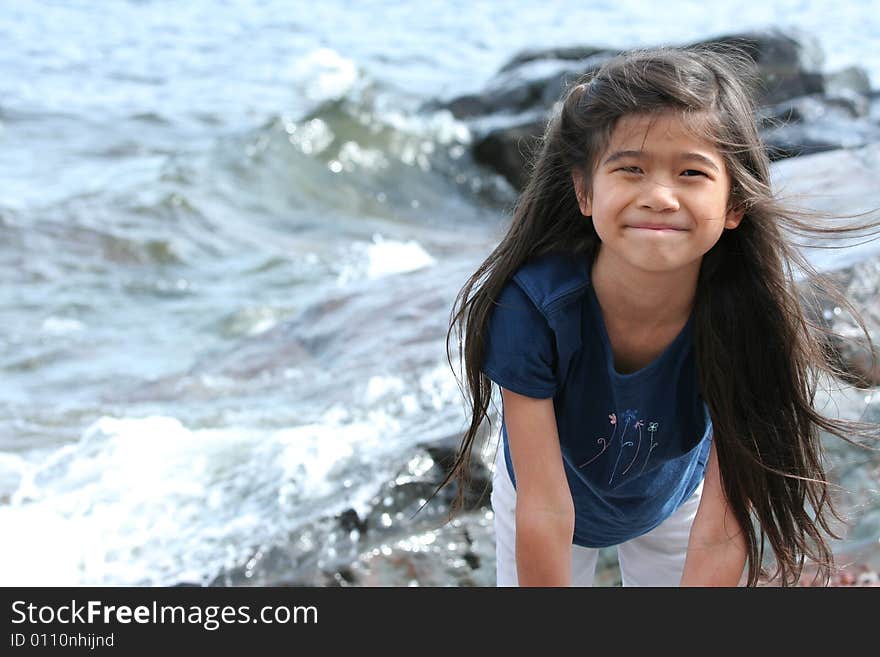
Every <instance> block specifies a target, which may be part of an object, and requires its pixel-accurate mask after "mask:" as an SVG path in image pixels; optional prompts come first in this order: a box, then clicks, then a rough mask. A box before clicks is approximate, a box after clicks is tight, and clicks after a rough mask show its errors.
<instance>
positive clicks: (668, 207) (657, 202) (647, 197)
mask: <svg viewBox="0 0 880 657" xmlns="http://www.w3.org/2000/svg"><path fill="white" fill-rule="evenodd" d="M639 207H641V208H644V209H646V210H653V211H654V212H675V211H677V210H678V208H679V203H678V195H677V194H676V193H675V189H674V188H673V187H672V185H668V184H665V183H663V182H646V184H645V186H644V188H643V189H642V192H641V195H640V197H639Z"/></svg>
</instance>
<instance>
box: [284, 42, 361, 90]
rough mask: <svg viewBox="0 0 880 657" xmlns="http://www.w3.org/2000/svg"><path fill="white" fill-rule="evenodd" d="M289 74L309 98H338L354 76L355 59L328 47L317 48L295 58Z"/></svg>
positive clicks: (355, 71)
mask: <svg viewBox="0 0 880 657" xmlns="http://www.w3.org/2000/svg"><path fill="white" fill-rule="evenodd" d="M291 74H292V77H293V79H294V81H295V83H298V84H299V86H300V88H301V90H302V93H303V94H304V96H305V97H306V98H307V99H309V100H310V101H313V102H324V101H327V100H335V99H337V98H342V97H343V96H344V95H346V94H347V93H348V92H349V91H351V89H352V88H353V87H354V85H355V83H356V82H357V80H358V73H357V67H356V66H355V63H354V62H353V61H352V60H350V59H348V58H346V57H343V56H342V55H340V54H339V53H338V52H336V51H335V50H332V49H330V48H318V49H317V50H313V51H311V52H309V53H308V54H306V55H305V56H303V57H301V58H300V59H298V60H297V61H296V62H295V63H294V64H293V66H292V70H291Z"/></svg>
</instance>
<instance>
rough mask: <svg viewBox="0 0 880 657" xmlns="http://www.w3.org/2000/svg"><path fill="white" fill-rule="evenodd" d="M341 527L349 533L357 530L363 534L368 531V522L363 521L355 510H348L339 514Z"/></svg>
mask: <svg viewBox="0 0 880 657" xmlns="http://www.w3.org/2000/svg"><path fill="white" fill-rule="evenodd" d="M339 526H340V527H342V528H343V529H344V530H345V531H347V532H350V531H354V530H356V531H359V532H360V533H362V534H363V533H365V532H366V531H367V523H366V521H365V520H361V519H360V517H359V516H358V512H357V511H355V510H354V509H346V510H345V511H343V512H342V513H340V514H339Z"/></svg>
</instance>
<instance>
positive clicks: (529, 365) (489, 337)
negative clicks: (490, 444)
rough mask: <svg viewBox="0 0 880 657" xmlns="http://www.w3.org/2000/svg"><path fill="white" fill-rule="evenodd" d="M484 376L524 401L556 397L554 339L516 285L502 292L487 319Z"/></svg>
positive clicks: (512, 282)
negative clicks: (525, 397)
mask: <svg viewBox="0 0 880 657" xmlns="http://www.w3.org/2000/svg"><path fill="white" fill-rule="evenodd" d="M484 342H485V354H484V358H483V372H484V373H485V374H486V376H488V377H489V378H490V379H492V381H494V382H495V383H497V384H498V385H500V386H501V387H502V388H507V389H508V390H512V391H513V392H516V393H519V394H521V395H526V396H527V397H535V398H539V399H546V398H548V397H552V396H553V395H554V394H556V389H557V378H556V347H555V339H554V334H553V331H552V329H551V328H550V325H549V324H548V323H547V320H546V318H545V317H544V315H542V314H541V312H540V311H539V310H538V309H537V308H536V307H535V304H534V303H533V302H532V300H531V299H529V297H528V296H526V294H525V293H524V292H523V291H522V289H521V288H520V287H519V285H518V284H517V283H516V282H515V281H512V280H511V281H509V282H508V283H507V285H505V286H504V288H502V290H501V293H500V294H499V295H498V298H497V300H496V303H495V304H494V305H493V308H492V311H491V313H490V315H489V322H488V325H487V330H486V333H485V341H484Z"/></svg>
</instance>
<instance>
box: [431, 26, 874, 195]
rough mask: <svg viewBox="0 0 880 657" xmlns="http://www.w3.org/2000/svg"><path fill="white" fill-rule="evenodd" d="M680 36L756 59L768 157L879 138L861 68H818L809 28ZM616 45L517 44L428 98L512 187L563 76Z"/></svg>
mask: <svg viewBox="0 0 880 657" xmlns="http://www.w3.org/2000/svg"><path fill="white" fill-rule="evenodd" d="M688 45H722V46H737V47H739V48H740V49H741V50H743V51H744V52H746V53H747V54H748V55H749V56H750V57H751V58H752V59H753V60H754V61H755V63H756V66H757V71H758V76H759V85H758V88H757V89H756V90H755V91H756V94H757V98H758V104H759V106H761V107H763V108H764V109H763V110H762V115H761V121H762V123H763V128H762V136H763V138H764V140H765V142H766V144H767V153H768V156H769V157H770V159H771V160H774V161H775V160H781V159H785V158H790V157H795V156H799V155H809V154H814V153H821V152H825V151H830V150H834V149H839V148H853V147H856V146H861V145H864V144H867V143H871V142H875V141H880V126H878V125H877V122H876V121H873V120H872V116H873V114H874V113H876V114H878V115H880V109H877V108H876V107H875V103H876V99H877V98H876V94H874V93H873V92H872V91H871V90H870V85H869V79H868V76H867V73H866V72H865V71H864V70H863V69H862V68H860V67H849V68H846V69H843V70H841V71H838V72H836V73H832V74H825V73H823V72H821V69H822V64H823V59H824V56H823V53H822V51H821V48H820V47H819V43H818V41H817V40H816V39H815V38H813V37H812V36H810V35H808V34H806V33H804V32H801V31H798V30H789V31H788V32H782V31H780V30H767V31H758V32H750V33H743V34H734V35H724V36H719V37H716V38H712V39H708V40H703V41H698V42H694V43H692V44H688ZM619 52H620V51H619V50H614V49H608V48H598V47H592V46H583V47H572V48H555V49H548V50H535V51H525V52H522V53H519V54H518V55H516V56H515V57H513V58H512V59H511V60H510V61H509V62H507V63H506V64H505V65H504V66H503V67H502V68H501V69H500V70H499V72H498V74H497V75H496V76H495V77H494V78H493V79H492V80H490V82H489V83H488V84H487V86H486V89H485V90H484V91H483V92H481V93H479V94H472V95H468V96H462V97H461V98H456V99H453V100H451V101H449V102H447V103H445V104H435V106H434V107H435V108H436V107H446V108H447V109H449V110H450V111H451V112H452V113H453V114H454V115H455V116H456V117H457V118H460V119H464V120H466V121H467V122H468V125H469V128H470V129H471V132H472V134H473V143H472V151H473V156H474V159H475V161H477V162H478V163H480V164H482V165H484V166H486V167H488V168H490V169H492V170H494V171H496V172H498V173H499V174H500V175H501V176H503V177H504V179H505V180H507V182H508V183H510V185H511V186H512V187H513V188H514V189H515V190H521V189H522V188H523V187H524V185H525V183H526V181H527V179H528V173H529V172H528V167H529V162H530V161H531V159H532V156H533V155H534V147H535V145H536V144H537V143H538V141H539V139H540V138H541V136H542V134H543V130H544V127H545V126H546V123H547V120H548V119H549V115H550V111H551V109H552V108H553V106H554V103H555V102H556V101H558V100H559V99H560V98H561V96H562V94H563V93H564V89H565V88H566V87H567V85H568V84H570V83H571V82H573V81H575V80H576V79H578V78H580V77H581V76H584V75H586V74H589V73H591V72H593V71H595V70H597V69H598V68H599V67H600V66H601V65H602V64H603V63H605V61H607V60H608V59H609V58H611V57H613V56H614V55H616V54H618V53H619ZM826 94H827V95H826Z"/></svg>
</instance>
